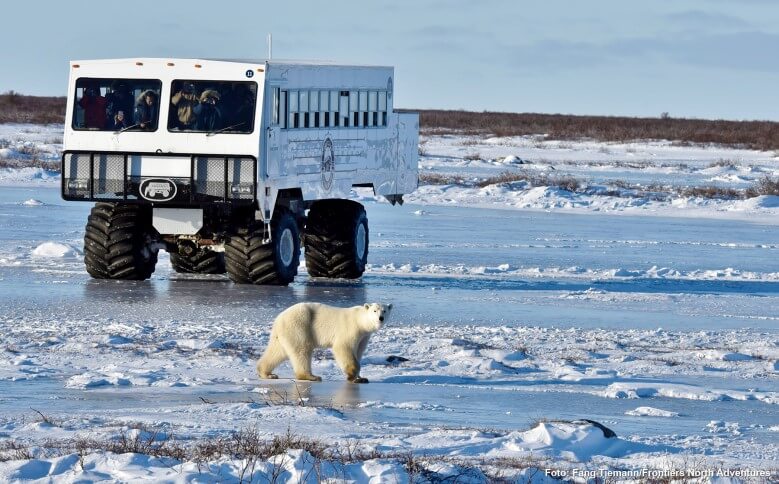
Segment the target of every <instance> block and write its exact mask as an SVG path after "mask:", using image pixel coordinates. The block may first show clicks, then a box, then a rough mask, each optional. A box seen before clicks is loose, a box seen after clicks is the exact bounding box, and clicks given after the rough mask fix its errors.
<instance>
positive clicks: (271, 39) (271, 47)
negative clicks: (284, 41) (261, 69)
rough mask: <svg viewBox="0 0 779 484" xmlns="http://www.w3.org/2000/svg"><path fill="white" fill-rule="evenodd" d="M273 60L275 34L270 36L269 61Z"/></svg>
mask: <svg viewBox="0 0 779 484" xmlns="http://www.w3.org/2000/svg"><path fill="white" fill-rule="evenodd" d="M271 59H273V34H268V60H271Z"/></svg>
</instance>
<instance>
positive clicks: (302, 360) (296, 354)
mask: <svg viewBox="0 0 779 484" xmlns="http://www.w3.org/2000/svg"><path fill="white" fill-rule="evenodd" d="M282 344H283V345H284V350H285V351H286V352H287V355H288V356H289V362H290V363H291V364H292V369H293V370H294V371H295V379H296V380H310V381H322V377H319V376H316V375H314V374H312V373H311V356H312V355H313V353H314V349H313V348H308V347H304V348H299V347H295V346H294V345H291V344H287V343H286V342H285V341H282Z"/></svg>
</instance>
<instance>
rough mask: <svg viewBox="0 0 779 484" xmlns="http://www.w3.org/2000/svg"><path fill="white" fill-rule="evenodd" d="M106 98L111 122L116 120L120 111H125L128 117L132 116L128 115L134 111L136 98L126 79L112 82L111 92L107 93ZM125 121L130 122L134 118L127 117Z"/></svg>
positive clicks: (107, 114)
mask: <svg viewBox="0 0 779 484" xmlns="http://www.w3.org/2000/svg"><path fill="white" fill-rule="evenodd" d="M105 99H106V108H105V111H106V116H108V122H109V124H112V123H114V122H115V120H116V114H117V113H118V112H119V111H123V112H124V114H125V116H126V117H130V116H128V115H129V114H131V113H132V112H133V104H134V102H135V100H134V99H133V95H132V93H131V92H130V88H129V87H128V86H127V82H126V81H114V82H113V83H112V84H111V92H109V93H108V94H106V96H105ZM125 121H126V122H127V123H130V122H131V121H132V120H131V119H127V118H125Z"/></svg>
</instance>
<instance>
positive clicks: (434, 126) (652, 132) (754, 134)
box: [419, 110, 779, 150]
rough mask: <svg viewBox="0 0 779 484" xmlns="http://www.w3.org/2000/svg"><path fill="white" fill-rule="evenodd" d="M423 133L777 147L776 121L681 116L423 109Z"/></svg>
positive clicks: (777, 124)
mask: <svg viewBox="0 0 779 484" xmlns="http://www.w3.org/2000/svg"><path fill="white" fill-rule="evenodd" d="M419 113H420V127H421V128H422V129H423V130H425V131H431V132H438V133H447V132H457V133H465V134H482V135H493V136H520V135H538V134H545V135H546V139H556V140H576V139H582V138H588V139H593V140H600V141H621V142H624V141H631V140H644V139H665V140H672V141H677V142H678V143H679V144H682V145H683V144H689V143H717V144H722V145H731V146H742V147H747V148H752V149H759V150H776V149H779V123H777V122H773V121H727V120H706V119H685V118H671V117H666V118H662V117H661V118H628V117H615V116H573V115H567V114H537V113H498V112H486V111H485V112H471V111H444V110H423V111H419Z"/></svg>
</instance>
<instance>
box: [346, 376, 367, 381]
mask: <svg viewBox="0 0 779 484" xmlns="http://www.w3.org/2000/svg"><path fill="white" fill-rule="evenodd" d="M349 381H350V382H352V383H368V379H367V378H363V377H361V376H358V377H357V378H352V379H351V380H349Z"/></svg>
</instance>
